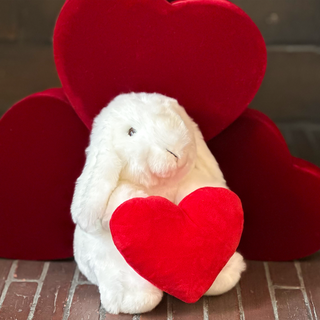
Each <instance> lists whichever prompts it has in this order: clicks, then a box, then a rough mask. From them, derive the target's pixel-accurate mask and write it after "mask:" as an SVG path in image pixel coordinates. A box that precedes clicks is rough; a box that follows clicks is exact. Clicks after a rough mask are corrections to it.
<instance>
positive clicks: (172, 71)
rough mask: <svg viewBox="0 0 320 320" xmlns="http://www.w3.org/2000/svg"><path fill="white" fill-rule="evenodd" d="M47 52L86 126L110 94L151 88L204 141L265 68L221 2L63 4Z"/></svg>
mask: <svg viewBox="0 0 320 320" xmlns="http://www.w3.org/2000/svg"><path fill="white" fill-rule="evenodd" d="M54 52H55V62H56V66H57V70H58V73H59V76H60V79H61V82H62V85H63V88H64V90H65V92H66V95H67V96H68V98H69V100H70V102H71V104H72V105H73V107H74V108H75V110H76V112H77V113H78V115H79V117H80V118H81V119H82V120H83V122H84V123H85V124H86V125H87V127H88V128H90V127H91V124H92V119H93V118H94V117H95V116H96V115H97V114H98V112H99V111H100V109H101V108H102V107H104V106H105V105H106V104H107V103H108V102H109V101H110V100H111V99H112V98H114V97H115V96H116V95H118V94H120V93H126V92H130V91H134V92H158V93H162V94H165V95H168V96H170V97H173V98H176V99H177V100H178V101H179V102H180V104H181V105H183V106H184V107H185V108H186V110H187V111H188V113H189V115H190V116H191V117H193V118H194V119H195V121H196V122H197V123H198V124H199V125H200V128H201V130H202V133H203V134H204V136H205V138H206V139H209V138H212V137H213V136H215V135H216V134H218V133H219V132H220V131H221V130H223V129H224V128H226V127H227V126H228V125H229V124H230V123H232V122H233V121H234V120H235V119H236V118H237V117H238V116H239V115H240V114H241V113H242V112H243V111H244V109H245V108H246V107H247V106H248V104H249V103H250V101H251V100H252V98H253V97H254V95H255V93H256V92H257V90H258V88H259V86H260V83H261V81H262V78H263V75H264V71H265V66H266V49H265V43H264V41H263V39H262V36H261V34H260V32H259V30H258V28H257V27H256V26H255V24H254V23H253V22H252V21H251V19H250V18H249V17H248V16H247V15H246V14H245V13H244V12H243V11H242V10H241V9H239V8H238V7H236V6H235V5H234V4H232V3H230V2H229V1H227V0H201V1H198V0H183V1H175V2H173V3H169V2H167V1H165V0H108V1H106V0H91V1H88V0H72V1H68V2H67V3H66V4H65V6H64V8H63V9H62V12H61V14H60V16H59V19H58V21H57V25H56V28H55V34H54Z"/></svg>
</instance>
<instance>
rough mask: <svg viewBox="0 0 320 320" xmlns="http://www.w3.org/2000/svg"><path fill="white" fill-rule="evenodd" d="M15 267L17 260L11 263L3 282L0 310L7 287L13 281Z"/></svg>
mask: <svg viewBox="0 0 320 320" xmlns="http://www.w3.org/2000/svg"><path fill="white" fill-rule="evenodd" d="M17 266H18V260H15V261H13V263H12V265H11V268H10V271H9V273H8V276H7V279H6V281H5V285H4V288H3V290H2V293H1V297H0V309H1V308H2V304H3V301H4V299H5V298H6V295H7V292H8V289H9V286H10V284H11V283H12V281H13V279H14V273H15V271H16V269H17Z"/></svg>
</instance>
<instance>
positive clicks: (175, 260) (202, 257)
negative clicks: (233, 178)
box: [110, 187, 243, 303]
mask: <svg viewBox="0 0 320 320" xmlns="http://www.w3.org/2000/svg"><path fill="white" fill-rule="evenodd" d="M242 227H243V213H242V207H241V202H240V200H239V198H238V197H237V196H236V195H235V194H234V193H233V192H231V191H229V190H227V189H222V188H208V187H207V188H201V189H198V190H196V191H194V192H193V193H191V194H189V195H188V196H187V197H186V198H184V199H183V200H182V201H181V202H180V204H179V206H176V205H174V204H173V203H172V202H170V201H169V200H167V199H165V198H161V197H149V198H134V199H131V200H129V201H126V202H124V203H123V204H122V205H121V206H119V207H118V208H117V210H116V211H115V212H114V214H113V216H112V218H111V221H110V229H111V232H112V237H113V240H114V243H115V245H116V247H117V248H118V250H119V251H120V253H121V254H122V255H123V257H124V258H125V259H126V261H127V262H128V264H129V265H131V266H132V267H133V269H134V270H135V271H136V272H137V273H139V274H140V275H141V276H142V277H143V278H145V279H147V280H148V281H150V282H151V283H152V284H154V285H155V286H156V287H158V288H160V289H161V290H163V291H165V292H167V293H169V294H171V295H173V296H175V297H177V298H179V299H181V300H183V301H185V302H188V303H191V302H195V301H197V300H198V299H199V298H200V297H201V296H202V295H203V294H204V293H205V292H206V291H207V290H208V289H209V287H210V286H211V285H212V283H213V281H214V279H215V278H216V276H217V275H218V273H219V272H220V271H221V269H222V268H223V266H224V265H225V264H226V263H227V261H228V260H229V258H230V257H231V256H232V254H233V253H234V252H235V250H236V248H237V246H238V244H239V240H240V237H241V232H242Z"/></svg>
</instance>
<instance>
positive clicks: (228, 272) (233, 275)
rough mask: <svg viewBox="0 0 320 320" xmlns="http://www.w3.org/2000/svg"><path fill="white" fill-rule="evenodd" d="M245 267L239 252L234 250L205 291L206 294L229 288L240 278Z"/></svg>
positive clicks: (220, 292)
mask: <svg viewBox="0 0 320 320" xmlns="http://www.w3.org/2000/svg"><path fill="white" fill-rule="evenodd" d="M245 269H246V264H245V262H244V260H243V257H242V255H241V254H240V253H238V252H236V253H235V254H234V255H233V256H232V257H231V258H230V260H229V261H228V262H227V264H226V265H225V266H224V268H223V269H222V270H221V272H220V273H219V274H218V276H217V278H216V279H215V280H214V282H213V284H212V286H211V287H210V289H209V290H208V291H207V292H206V293H205V295H206V296H215V295H219V294H223V293H225V292H227V291H229V290H231V289H232V288H233V287H234V286H235V285H236V284H237V283H238V281H239V280H240V276H241V273H242V272H243V271H244V270H245Z"/></svg>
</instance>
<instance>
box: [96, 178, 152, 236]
mask: <svg viewBox="0 0 320 320" xmlns="http://www.w3.org/2000/svg"><path fill="white" fill-rule="evenodd" d="M148 196H149V195H148V194H147V193H146V192H145V191H144V190H142V189H141V188H138V187H137V186H136V185H134V184H132V183H129V182H120V183H119V186H118V187H117V188H116V189H115V190H114V191H113V192H112V194H111V196H110V198H109V202H108V205H107V208H106V211H105V213H104V215H103V218H102V227H103V228H104V229H105V230H110V229H109V222H110V219H111V216H112V214H113V213H114V212H115V210H116V209H117V208H118V207H119V206H120V205H121V204H122V203H123V202H125V201H127V200H130V199H133V198H146V197H148Z"/></svg>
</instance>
